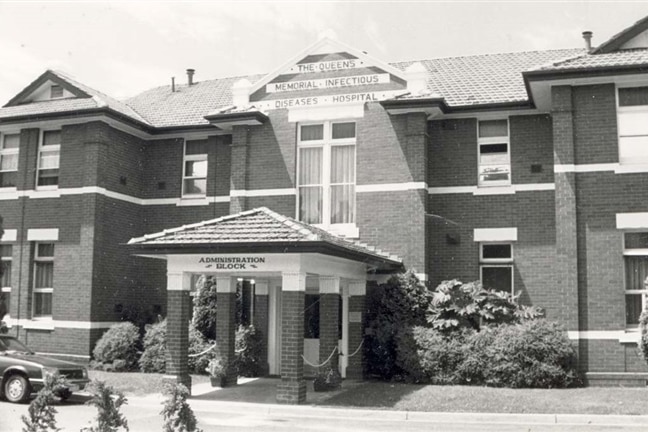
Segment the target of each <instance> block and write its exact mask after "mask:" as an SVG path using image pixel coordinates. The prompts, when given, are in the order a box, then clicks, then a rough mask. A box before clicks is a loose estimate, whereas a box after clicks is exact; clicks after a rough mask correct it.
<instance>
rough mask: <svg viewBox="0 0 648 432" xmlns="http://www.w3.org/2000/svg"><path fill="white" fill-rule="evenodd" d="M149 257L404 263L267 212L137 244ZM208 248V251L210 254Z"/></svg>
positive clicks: (203, 224)
mask: <svg viewBox="0 0 648 432" xmlns="http://www.w3.org/2000/svg"><path fill="white" fill-rule="evenodd" d="M128 244H129V245H131V246H133V247H136V248H137V249H139V250H146V253H165V254H168V253H196V251H197V250H198V249H199V248H203V249H202V253H219V252H229V253H234V252H248V253H249V252H250V249H251V248H253V249H254V251H255V252H321V253H327V254H329V255H335V256H343V257H353V258H354V259H355V260H361V261H374V262H381V263H384V264H388V265H390V266H392V267H399V266H400V265H401V264H402V260H401V259H400V258H398V257H397V256H394V255H390V254H389V253H386V252H383V251H381V250H379V249H376V248H374V247H371V246H368V245H366V244H363V243H360V242H357V241H352V240H347V239H344V238H341V237H337V236H335V235H333V234H330V233H328V232H326V231H324V230H322V229H319V228H316V227H314V226H312V225H309V224H306V223H303V222H299V221H297V220H295V219H292V218H289V217H286V216H282V215H280V214H278V213H276V212H274V211H272V210H269V209H268V208H266V207H259V208H256V209H253V210H248V211H244V212H241V213H237V214H234V215H229V216H223V217H220V218H217V219H212V220H208V221H204V222H198V223H195V224H191V225H183V226H181V227H177V228H172V229H167V230H164V231H161V232H158V233H155V234H148V235H145V236H143V237H138V238H133V239H131V240H130V241H129V242H128ZM205 248H207V249H205Z"/></svg>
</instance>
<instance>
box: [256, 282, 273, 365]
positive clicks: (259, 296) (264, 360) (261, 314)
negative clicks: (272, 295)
mask: <svg viewBox="0 0 648 432" xmlns="http://www.w3.org/2000/svg"><path fill="white" fill-rule="evenodd" d="M268 305H269V303H268V281H266V280H257V281H256V283H255V285H254V316H253V324H254V328H255V330H256V332H257V333H258V334H259V337H260V339H261V347H260V351H261V371H260V374H261V376H266V375H268V374H269V371H270V366H269V365H268Z"/></svg>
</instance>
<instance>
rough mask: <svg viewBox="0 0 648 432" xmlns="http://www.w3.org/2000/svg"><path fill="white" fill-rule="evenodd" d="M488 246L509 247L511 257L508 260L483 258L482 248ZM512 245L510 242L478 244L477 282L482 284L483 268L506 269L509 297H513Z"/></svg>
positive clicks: (513, 255) (513, 258) (513, 256)
mask: <svg viewBox="0 0 648 432" xmlns="http://www.w3.org/2000/svg"><path fill="white" fill-rule="evenodd" d="M490 245H507V246H510V247H511V256H510V257H509V258H484V246H490ZM514 249H515V248H514V245H513V243H512V242H480V243H479V281H480V282H481V283H482V286H483V282H484V273H483V270H484V268H508V269H509V271H510V272H511V290H510V291H509V292H510V294H511V295H515V273H514V271H513V268H514V260H515V254H514Z"/></svg>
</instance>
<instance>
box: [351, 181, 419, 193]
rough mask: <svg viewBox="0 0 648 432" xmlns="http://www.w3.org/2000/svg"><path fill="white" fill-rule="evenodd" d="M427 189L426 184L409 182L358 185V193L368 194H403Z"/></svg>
mask: <svg viewBox="0 0 648 432" xmlns="http://www.w3.org/2000/svg"><path fill="white" fill-rule="evenodd" d="M419 189H427V183H425V182H408V183H380V184H368V185H356V193H366V192H401V191H408V190H419Z"/></svg>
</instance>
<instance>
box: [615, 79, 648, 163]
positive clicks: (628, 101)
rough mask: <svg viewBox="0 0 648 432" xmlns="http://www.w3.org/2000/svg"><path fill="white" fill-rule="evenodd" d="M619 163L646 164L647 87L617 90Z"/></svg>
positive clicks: (647, 135) (647, 130)
mask: <svg viewBox="0 0 648 432" xmlns="http://www.w3.org/2000/svg"><path fill="white" fill-rule="evenodd" d="M618 100H619V107H618V125H619V162H620V163H621V164H642V165H645V164H648V87H627V88H620V89H619V99H618Z"/></svg>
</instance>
